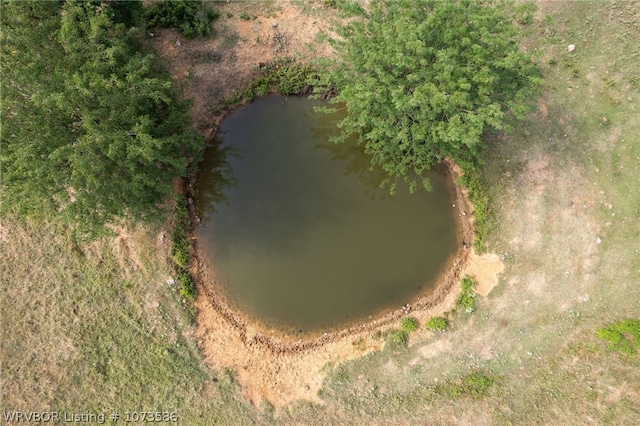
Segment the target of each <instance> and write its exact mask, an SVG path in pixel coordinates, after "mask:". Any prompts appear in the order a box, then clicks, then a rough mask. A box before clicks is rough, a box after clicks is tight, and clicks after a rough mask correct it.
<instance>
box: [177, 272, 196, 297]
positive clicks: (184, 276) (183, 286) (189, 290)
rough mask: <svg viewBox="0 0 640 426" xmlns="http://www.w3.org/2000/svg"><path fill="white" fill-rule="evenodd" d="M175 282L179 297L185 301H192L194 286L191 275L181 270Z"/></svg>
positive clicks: (194, 293)
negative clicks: (176, 282)
mask: <svg viewBox="0 0 640 426" xmlns="http://www.w3.org/2000/svg"><path fill="white" fill-rule="evenodd" d="M177 281H178V291H179V292H180V296H182V297H184V298H185V299H187V300H193V299H194V298H195V297H196V284H195V283H194V282H193V279H192V278H191V274H189V272H187V271H186V270H184V269H183V270H181V271H180V272H179V274H178V280H177Z"/></svg>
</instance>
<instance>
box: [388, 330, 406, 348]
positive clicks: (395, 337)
mask: <svg viewBox="0 0 640 426" xmlns="http://www.w3.org/2000/svg"><path fill="white" fill-rule="evenodd" d="M389 343H391V344H392V345H393V346H407V343H409V333H408V332H407V331H405V330H397V331H394V332H392V333H391V334H390V335H389Z"/></svg>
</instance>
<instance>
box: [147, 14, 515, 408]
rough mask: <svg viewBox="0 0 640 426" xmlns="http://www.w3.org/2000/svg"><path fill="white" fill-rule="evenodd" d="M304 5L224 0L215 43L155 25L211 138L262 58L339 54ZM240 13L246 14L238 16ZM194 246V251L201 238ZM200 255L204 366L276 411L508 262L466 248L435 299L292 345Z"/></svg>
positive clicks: (167, 59) (461, 202)
mask: <svg viewBox="0 0 640 426" xmlns="http://www.w3.org/2000/svg"><path fill="white" fill-rule="evenodd" d="M305 7H308V8H309V10H304V11H303V10H301V9H300V8H299V7H297V6H296V5H294V4H291V3H288V2H278V3H276V4H275V5H274V6H270V7H267V6H264V5H258V4H248V3H246V2H238V3H229V4H223V5H221V10H220V11H221V16H222V18H221V20H220V21H218V22H217V23H216V24H215V32H216V34H217V37H215V38H214V39H202V40H192V41H190V40H186V39H185V38H184V37H182V36H181V35H180V34H179V33H177V32H176V31H174V30H156V31H155V33H154V34H153V37H151V41H152V43H153V44H154V45H155V47H156V49H158V51H159V52H160V57H161V59H162V60H163V62H164V63H165V65H166V66H167V68H168V69H169V71H170V73H171V74H172V76H173V78H174V79H175V81H176V82H178V84H179V85H181V86H182V89H183V93H184V95H185V97H187V98H192V99H193V100H194V103H193V106H192V109H191V115H192V117H193V119H194V122H195V126H196V127H197V129H198V130H199V131H201V132H202V133H203V134H204V135H205V136H206V137H209V136H211V135H212V134H213V131H214V124H215V123H216V121H217V120H219V119H220V117H215V116H214V114H213V113H212V107H213V106H215V105H216V104H219V103H220V102H221V101H223V100H224V99H225V98H228V97H230V96H231V95H232V94H233V93H235V92H236V91H237V90H239V89H241V88H242V87H245V86H246V85H247V84H248V83H249V82H250V81H251V79H252V78H253V77H254V76H255V69H256V67H257V66H258V64H259V63H261V62H268V61H270V60H273V59H275V58H276V57H279V56H295V57H297V58H299V60H303V61H304V60H306V59H308V58H310V57H311V56H322V57H331V56H332V55H333V51H332V50H331V48H330V47H329V46H328V45H327V44H319V43H318V42H317V41H316V40H317V35H318V33H319V32H328V31H329V30H328V28H329V25H328V23H327V21H326V20H321V19H320V18H319V17H318V16H324V17H325V18H327V19H331V15H330V11H327V10H326V8H323V6H322V5H321V4H315V5H314V4H312V5H307V6H305ZM248 9H251V10H248ZM243 12H245V13H247V14H248V15H249V16H250V19H248V20H244V19H239V18H237V16H239V15H240V14H242V13H243ZM256 15H258V16H257V17H256V18H255V19H254V18H253V16H256ZM320 34H321V33H320ZM452 172H453V173H454V175H455V174H456V173H459V170H456V169H455V167H453V168H452ZM457 192H458V200H457V201H456V205H457V206H458V208H459V209H463V210H466V211H470V208H469V206H468V204H467V201H466V197H465V195H464V194H463V193H462V191H460V190H459V189H458V191H457ZM461 211H462V210H461ZM468 217H470V216H465V215H463V214H460V219H461V221H462V222H463V223H462V229H463V230H462V232H463V239H464V240H465V241H470V240H471V235H470V234H471V232H472V230H471V224H470V223H469V222H468V220H467V218H468ZM195 247H196V250H197V244H196V246H195ZM196 258H198V259H200V260H198V261H196V262H194V263H195V264H194V265H193V270H192V272H193V273H194V275H195V276H197V277H198V286H199V290H200V291H199V297H198V299H197V300H196V302H195V306H196V307H197V309H198V312H199V314H198V318H197V322H198V327H197V331H196V338H197V340H198V342H199V344H200V347H201V348H202V351H203V353H204V355H205V358H206V361H207V363H208V364H209V365H210V366H211V367H212V368H214V369H219V368H230V369H232V370H234V371H236V372H237V380H238V382H239V384H240V385H241V387H242V391H243V395H244V396H245V397H246V398H247V399H248V400H249V401H251V402H252V403H253V404H254V405H256V406H260V404H261V401H262V400H264V399H266V400H268V401H269V402H270V403H271V404H273V405H274V406H275V407H282V406H285V405H287V404H288V403H290V402H293V401H295V400H298V399H306V400H310V401H314V402H316V403H322V401H321V400H320V399H319V398H318V396H317V393H318V390H319V389H320V387H321V386H322V382H323V380H324V377H325V376H326V374H327V372H328V371H327V369H326V368H327V367H326V366H327V365H331V364H333V365H335V364H337V363H339V362H342V361H345V360H349V359H352V358H356V357H360V356H363V355H364V354H366V353H369V352H371V351H375V350H380V349H381V347H382V345H383V343H384V341H383V340H382V339H381V338H380V334H379V333H375V332H376V331H385V330H388V329H391V328H394V327H397V323H398V319H399V318H400V317H402V316H404V315H407V314H408V313H409V312H410V313H411V315H412V316H413V317H415V318H416V319H418V321H419V322H420V323H421V324H424V323H425V322H426V320H427V319H428V318H430V317H432V316H435V315H442V314H443V313H444V312H446V311H447V310H449V309H451V308H452V307H453V305H454V304H455V298H456V297H457V290H458V286H457V285H456V284H457V283H458V281H459V279H460V277H461V276H463V275H464V274H467V273H473V274H475V275H476V276H477V279H478V282H479V286H478V291H479V292H480V293H481V294H483V295H486V294H488V292H489V291H490V290H491V288H492V287H493V286H494V285H495V283H496V282H497V278H496V274H497V273H499V272H501V271H502V268H503V266H502V263H501V262H500V260H499V259H497V257H493V256H486V255H485V256H480V257H479V256H476V255H475V254H474V253H473V251H472V250H469V249H466V248H461V250H460V252H459V254H458V255H457V257H456V259H454V260H452V262H451V268H450V269H449V270H448V271H446V272H445V273H444V274H443V276H442V277H441V280H440V281H441V282H440V284H439V287H438V288H437V290H436V291H435V292H434V293H433V294H432V295H429V296H426V297H423V298H422V299H420V300H417V301H415V302H414V303H412V304H410V305H406V306H403V307H400V308H399V309H397V310H396V311H394V312H391V313H388V314H386V315H384V316H382V317H380V318H377V319H375V320H373V321H371V322H370V323H367V324H361V325H358V326H354V327H351V328H349V329H346V330H342V331H339V332H332V333H325V334H323V335H321V336H318V337H316V338H313V339H309V340H305V341H301V340H297V341H294V340H291V339H290V338H287V337H285V336H277V335H273V333H270V332H269V330H265V329H262V328H260V327H259V326H257V325H255V324H251V323H250V322H249V321H248V320H247V319H245V318H243V317H242V315H241V314H240V313H238V312H234V311H233V310H232V309H230V308H229V307H228V306H227V305H226V304H225V301H224V300H223V299H222V298H221V297H220V296H218V294H217V293H216V291H215V289H214V285H213V284H212V283H214V281H215V277H214V271H213V270H212V268H210V267H209V266H208V265H207V264H206V263H205V262H204V261H203V260H202V259H204V257H203V256H197V253H196ZM429 333H430V332H428V331H426V330H424V328H423V327H422V331H418V332H415V333H413V334H412V336H411V337H412V339H416V338H418V339H419V338H424V337H426V335H428V334H429Z"/></svg>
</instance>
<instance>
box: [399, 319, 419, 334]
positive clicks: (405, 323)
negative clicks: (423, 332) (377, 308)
mask: <svg viewBox="0 0 640 426" xmlns="http://www.w3.org/2000/svg"><path fill="white" fill-rule="evenodd" d="M400 329H401V330H403V331H406V332H407V333H411V332H412V331H415V330H417V329H418V320H417V319H415V318H413V317H404V318H402V319H401V320H400Z"/></svg>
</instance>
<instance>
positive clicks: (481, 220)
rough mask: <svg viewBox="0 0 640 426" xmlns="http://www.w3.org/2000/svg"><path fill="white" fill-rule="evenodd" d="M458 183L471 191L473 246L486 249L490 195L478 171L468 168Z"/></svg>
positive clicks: (480, 250) (477, 248)
mask: <svg viewBox="0 0 640 426" xmlns="http://www.w3.org/2000/svg"><path fill="white" fill-rule="evenodd" d="M458 183H459V184H461V185H463V186H465V187H466V188H467V189H468V191H469V201H471V204H472V205H473V224H474V228H475V229H474V231H475V232H474V237H475V239H474V241H473V247H474V248H475V249H476V251H477V252H478V253H481V252H482V251H484V243H485V241H484V240H485V238H486V236H487V234H488V233H489V216H490V214H491V211H490V209H489V196H488V195H487V193H486V191H485V189H484V186H483V184H482V182H481V180H480V176H479V174H478V172H476V171H474V170H468V171H466V172H465V174H464V175H462V176H460V177H459V178H458Z"/></svg>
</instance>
